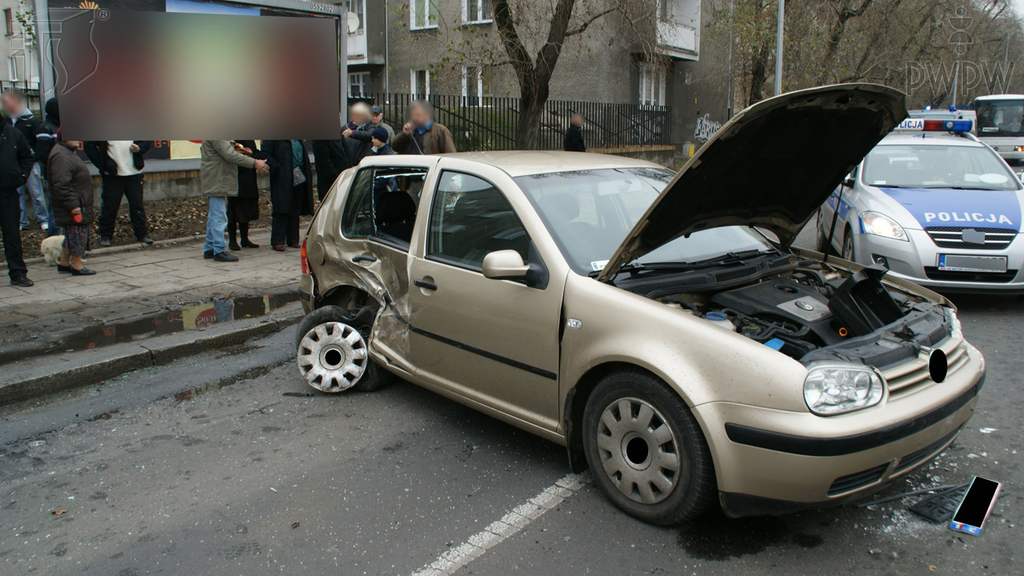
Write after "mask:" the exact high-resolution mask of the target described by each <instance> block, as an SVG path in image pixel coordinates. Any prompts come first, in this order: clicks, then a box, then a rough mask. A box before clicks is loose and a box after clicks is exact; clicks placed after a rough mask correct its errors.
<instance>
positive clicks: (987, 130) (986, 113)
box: [974, 98, 1024, 136]
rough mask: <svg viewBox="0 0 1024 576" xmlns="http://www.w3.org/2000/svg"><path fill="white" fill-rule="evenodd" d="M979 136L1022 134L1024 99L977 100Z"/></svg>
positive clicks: (975, 104) (1023, 132)
mask: <svg viewBox="0 0 1024 576" xmlns="http://www.w3.org/2000/svg"><path fill="white" fill-rule="evenodd" d="M974 108H975V110H976V111H977V113H978V135H979V136H1022V135H1024V130H1022V127H1021V121H1022V120H1024V100H1022V99H1019V98H1018V99H1015V100H975V101H974Z"/></svg>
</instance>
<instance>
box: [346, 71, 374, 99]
mask: <svg viewBox="0 0 1024 576" xmlns="http://www.w3.org/2000/svg"><path fill="white" fill-rule="evenodd" d="M369 93H370V73H369V72H360V73H357V74H349V75H348V95H349V96H366V95H367V94H369Z"/></svg>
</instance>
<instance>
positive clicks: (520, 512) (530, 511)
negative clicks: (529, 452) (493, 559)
mask: <svg viewBox="0 0 1024 576" xmlns="http://www.w3.org/2000/svg"><path fill="white" fill-rule="evenodd" d="M588 482H590V473H589V472H584V473H583V474H568V475H566V476H565V477H564V478H562V479H561V480H559V481H558V482H555V483H554V484H552V485H551V486H548V487H547V488H545V489H544V490H543V491H542V492H541V493H539V494H537V495H536V496H534V497H533V498H530V499H529V500H527V501H526V502H525V503H523V504H520V505H519V506H516V507H515V508H513V509H512V510H511V511H510V512H509V513H508V514H505V515H504V516H502V517H501V520H498V521H496V522H493V523H492V524H491V525H490V526H488V527H487V528H484V529H483V531H482V532H477V533H476V534H473V535H472V536H470V537H469V538H468V539H467V540H466V541H465V542H463V543H462V544H459V545H458V546H453V547H451V548H449V549H448V551H447V552H445V553H443V554H441V555H440V556H438V557H437V560H434V561H433V562H431V563H430V564H427V565H426V566H424V567H423V568H420V569H419V570H417V571H416V572H413V574H412V576H447V575H448V574H453V573H455V571H457V570H458V569H459V568H462V567H463V566H465V565H466V564H469V563H470V562H472V561H473V560H476V559H477V558H479V557H480V556H482V555H483V554H484V552H487V550H489V549H490V548H492V547H494V546H496V545H498V544H500V543H501V542H502V541H504V540H505V539H507V538H509V537H510V536H512V535H513V534H515V533H516V532H519V531H520V530H522V529H523V528H524V527H526V525H528V524H529V523H530V522H533V521H534V520H536V519H537V518H540V517H541V516H543V515H544V513H545V512H547V511H548V510H551V509H552V508H554V507H556V506H558V505H559V504H561V503H562V501H563V500H565V499H566V498H568V497H570V496H572V495H573V494H575V493H576V492H577V491H578V490H579V489H580V488H583V487H584V486H586V485H587V483H588Z"/></svg>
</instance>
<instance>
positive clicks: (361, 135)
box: [341, 102, 373, 165]
mask: <svg viewBox="0 0 1024 576" xmlns="http://www.w3.org/2000/svg"><path fill="white" fill-rule="evenodd" d="M348 117H349V123H348V125H347V126H345V129H344V130H342V131H341V135H342V137H343V138H344V139H345V148H346V149H347V150H348V155H349V157H350V158H351V159H352V164H353V165H355V164H359V161H360V160H362V159H363V158H366V156H368V155H369V154H370V147H371V144H370V130H373V113H372V111H371V110H370V106H369V105H367V104H366V102H356V103H355V104H353V105H352V106H350V107H349V113H348Z"/></svg>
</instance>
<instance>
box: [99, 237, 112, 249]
mask: <svg viewBox="0 0 1024 576" xmlns="http://www.w3.org/2000/svg"><path fill="white" fill-rule="evenodd" d="M110 245H111V241H110V238H100V246H103V247H104V248H106V247H107V246H110Z"/></svg>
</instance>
